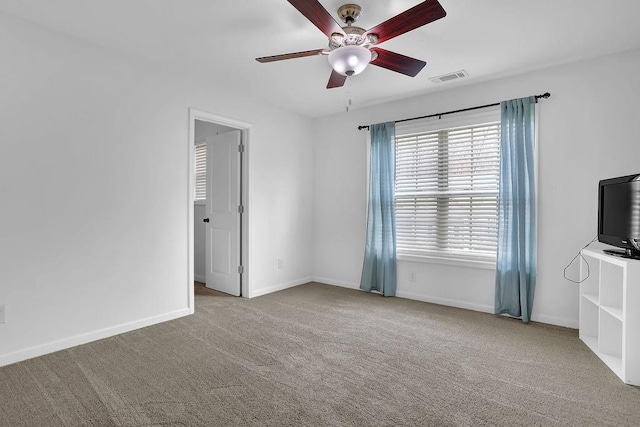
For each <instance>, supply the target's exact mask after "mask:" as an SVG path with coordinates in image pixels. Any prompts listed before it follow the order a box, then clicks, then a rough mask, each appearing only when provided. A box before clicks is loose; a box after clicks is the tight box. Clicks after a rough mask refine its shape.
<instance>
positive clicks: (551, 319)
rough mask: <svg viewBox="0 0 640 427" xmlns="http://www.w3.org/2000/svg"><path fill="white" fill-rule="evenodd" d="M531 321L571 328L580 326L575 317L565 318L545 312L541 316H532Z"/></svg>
mask: <svg viewBox="0 0 640 427" xmlns="http://www.w3.org/2000/svg"><path fill="white" fill-rule="evenodd" d="M531 321H533V322H540V323H547V324H549V325H556V326H563V327H565V328H571V329H578V326H579V325H578V321H577V320H575V319H565V318H562V317H555V316H546V315H544V314H543V315H541V316H531Z"/></svg>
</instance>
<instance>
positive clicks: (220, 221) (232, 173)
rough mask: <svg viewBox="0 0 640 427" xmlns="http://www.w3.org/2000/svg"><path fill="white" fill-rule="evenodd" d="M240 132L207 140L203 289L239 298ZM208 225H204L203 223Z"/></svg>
mask: <svg viewBox="0 0 640 427" xmlns="http://www.w3.org/2000/svg"><path fill="white" fill-rule="evenodd" d="M239 146H240V131H233V132H229V133H224V134H222V135H217V136H213V137H209V138H207V203H206V214H205V222H206V224H205V226H206V227H205V228H206V237H205V242H206V243H205V244H206V249H205V253H206V257H207V258H206V262H205V263H206V269H207V284H206V285H207V288H210V289H215V290H217V291H221V292H225V293H227V294H231V295H235V296H239V295H240V273H239V269H238V267H239V266H240V213H239V208H238V206H239V205H240V152H239ZM207 221H208V222H207Z"/></svg>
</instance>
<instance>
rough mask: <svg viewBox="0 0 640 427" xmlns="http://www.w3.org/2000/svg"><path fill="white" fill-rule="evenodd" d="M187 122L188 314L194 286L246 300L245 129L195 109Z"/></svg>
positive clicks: (247, 135) (246, 150) (246, 154)
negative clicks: (196, 283) (198, 283)
mask: <svg viewBox="0 0 640 427" xmlns="http://www.w3.org/2000/svg"><path fill="white" fill-rule="evenodd" d="M189 122H190V123H189V195H190V197H189V202H190V203H189V215H188V217H189V249H190V251H189V260H188V262H189V276H190V277H189V287H188V288H189V289H188V298H189V309H190V312H191V313H193V312H194V308H195V307H194V284H193V283H194V281H198V282H202V283H206V286H207V288H209V289H215V290H219V291H222V292H225V293H227V294H230V295H235V296H249V295H250V286H249V280H248V277H249V275H248V271H247V270H248V269H247V265H248V261H249V260H248V253H249V251H248V249H249V244H248V241H249V239H248V236H249V230H248V223H249V221H248V215H249V210H248V203H247V202H248V200H247V198H248V197H247V196H248V194H249V191H248V190H249V189H248V183H249V179H248V171H249V168H248V166H247V165H248V160H249V158H248V154H249V150H248V142H249V128H250V125H248V124H246V123H241V122H238V121H236V120H232V119H228V118H224V117H221V116H217V115H214V114H211V113H207V112H203V111H199V110H195V109H190V110H189ZM196 152H197V153H198V154H197V155H198V159H197V160H196ZM203 153H206V155H204V156H203ZM202 157H205V158H206V161H205V164H206V168H204V170H203V167H202V163H203V162H202V160H203V159H202ZM197 165H198V166H199V167H196V166H197ZM203 184H204V185H203ZM203 187H206V191H205V190H204V188H203Z"/></svg>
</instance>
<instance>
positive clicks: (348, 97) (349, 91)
mask: <svg viewBox="0 0 640 427" xmlns="http://www.w3.org/2000/svg"><path fill="white" fill-rule="evenodd" d="M349 107H351V77H347V106H346V108H345V110H346V112H347V113H348V112H349Z"/></svg>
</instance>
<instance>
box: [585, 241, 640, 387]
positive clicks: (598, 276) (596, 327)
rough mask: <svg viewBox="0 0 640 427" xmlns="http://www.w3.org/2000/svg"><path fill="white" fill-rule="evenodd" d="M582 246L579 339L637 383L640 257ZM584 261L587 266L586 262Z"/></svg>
mask: <svg viewBox="0 0 640 427" xmlns="http://www.w3.org/2000/svg"><path fill="white" fill-rule="evenodd" d="M607 248H609V246H607V245H603V244H600V243H597V244H593V245H591V246H589V248H587V249H583V250H582V256H583V258H582V259H581V260H580V263H581V270H580V271H590V273H591V274H590V275H589V276H588V277H587V278H585V279H584V281H583V282H582V283H581V284H580V304H579V306H580V320H579V323H580V339H581V340H582V341H583V342H584V343H585V344H586V345H587V347H589V349H590V350H591V351H593V352H594V353H595V354H596V355H597V356H598V357H599V358H600V359H601V360H602V361H603V362H604V363H605V365H606V366H608V367H609V369H611V370H612V371H613V372H614V373H615V374H616V375H617V376H618V377H620V379H621V380H622V381H624V382H625V383H626V384H631V385H640V260H633V259H625V258H620V257H614V256H611V255H606V254H605V253H604V252H603V249H607ZM585 264H588V267H589V269H587V268H586V267H587V266H586V265H585Z"/></svg>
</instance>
